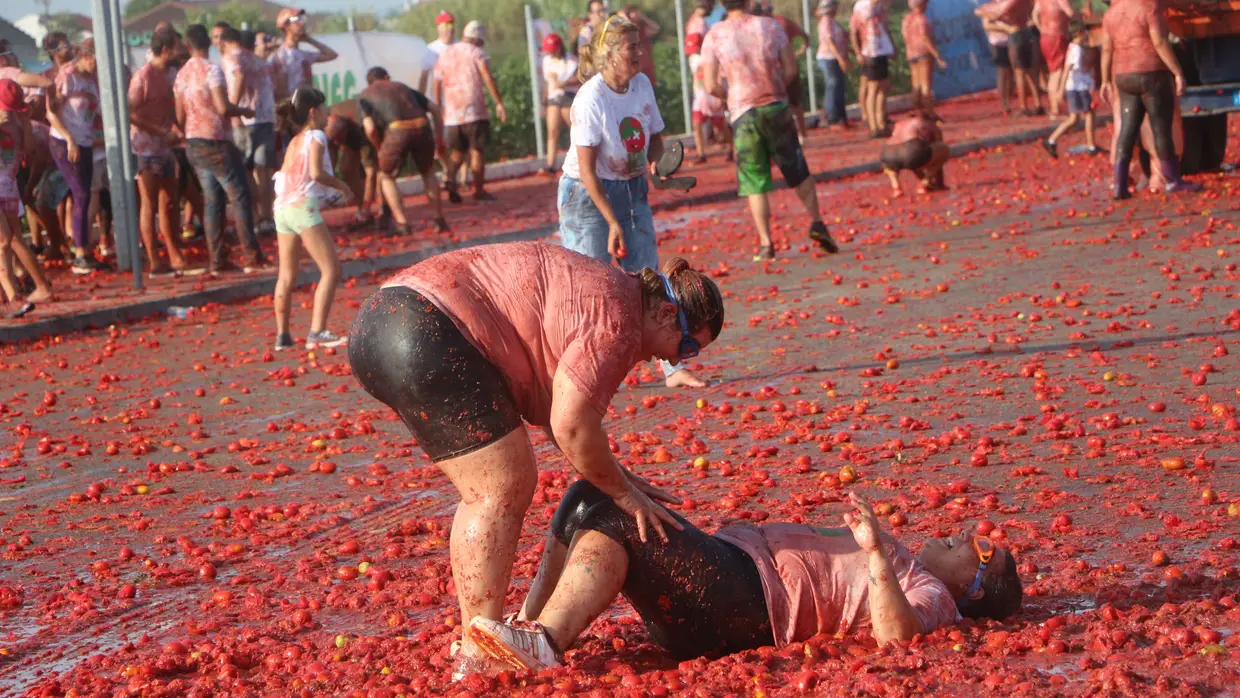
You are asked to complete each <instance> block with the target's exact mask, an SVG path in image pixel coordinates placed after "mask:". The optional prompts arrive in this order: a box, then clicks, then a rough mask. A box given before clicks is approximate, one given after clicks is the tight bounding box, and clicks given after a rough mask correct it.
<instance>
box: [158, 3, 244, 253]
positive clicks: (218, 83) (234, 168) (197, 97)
mask: <svg viewBox="0 0 1240 698" xmlns="http://www.w3.org/2000/svg"><path fill="white" fill-rule="evenodd" d="M185 43H186V44H188V45H189V51H190V59H189V60H188V61H186V63H185V65H184V67H182V68H181V70H180V71H178V72H177V79H176V82H175V83H173V86H172V89H173V93H174V94H175V95H176V114H177V123H178V124H180V125H181V130H182V132H183V133H184V134H185V153H186V156H187V157H188V158H189V162H190V164H191V165H192V166H193V168H194V171H195V172H196V173H197V174H198V181H199V183H200V184H201V185H202V193H203V199H204V206H205V212H204V213H205V215H204V218H205V220H204V221H203V223H204V227H205V228H206V231H207V258H208V260H209V261H208V265H207V269H208V271H209V272H210V273H212V274H222V273H225V272H232V271H237V270H238V267H237V266H236V265H234V264H233V263H232V262H231V261H230V260H229V258H228V251H229V245H228V242H227V241H225V239H224V213H225V207H226V205H227V204H228V203H231V204H232V206H233V215H234V216H235V218H236V221H237V228H238V233H239V236H240V237H241V240H242V243H243V244H244V245H245V247H246V250H247V252H246V258H245V266H244V267H242V268H241V270H242V271H245V272H247V273H249V272H252V271H256V270H259V269H262V268H263V267H265V266H266V265H267V261H266V259H265V258H264V257H263V252H262V248H261V247H260V246H259V244H258V238H257V237H256V236H255V235H254V208H253V201H252V199H251V198H250V186H249V183H248V182H247V180H246V174H245V163H243V162H242V161H241V151H239V150H237V146H236V145H234V144H233V142H232V134H231V133H230V132H229V127H228V119H229V118H231V117H234V116H249V117H253V116H254V112H253V111H251V110H250V109H247V108H245V107H239V106H237V105H235V104H232V103H230V102H229V101H228V94H227V93H226V92H225V81H224V71H222V70H220V67H219V66H217V65H212V64H211V63H210V62H208V61H207V54H208V52H209V51H210V50H211V37H210V36H208V34H207V28H206V27H204V26H203V25H201V24H191V25H190V26H189V28H187V29H186V30H185Z"/></svg>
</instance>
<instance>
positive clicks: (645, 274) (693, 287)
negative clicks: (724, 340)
mask: <svg viewBox="0 0 1240 698" xmlns="http://www.w3.org/2000/svg"><path fill="white" fill-rule="evenodd" d="M663 275H664V276H666V277H667V280H668V282H669V283H671V285H672V291H673V292H674V293H675V294H676V298H675V302H676V304H677V305H679V306H680V309H681V310H683V311H684V312H685V320H686V321H687V322H688V323H689V331H690V332H693V333H696V332H697V331H698V330H701V329H702V328H703V327H709V328H710V338H711V340H712V341H714V340H715V339H716V338H717V337H718V336H719V333H720V332H722V331H723V294H721V293H720V292H719V287H718V286H716V285H715V282H714V280H713V279H711V278H710V277H709V276H707V275H705V274H703V273H702V272H700V271H694V270H693V268H692V267H690V266H689V263H688V262H687V261H685V260H684V259H682V258H680V257H673V258H671V259H669V260H667V262H666V263H665V264H664V265H663ZM636 276H637V278H638V279H639V280H640V281H641V284H642V305H643V307H645V308H646V309H647V310H649V309H650V308H653V307H655V304H656V303H661V302H667V301H672V300H673V299H671V298H668V297H667V289H666V288H664V287H663V280H662V279H660V278H659V273H658V272H657V271H655V270H654V269H651V268H650V267H646V268H645V269H642V270H641V272H640V273H638V274H636Z"/></svg>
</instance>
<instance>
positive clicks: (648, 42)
mask: <svg viewBox="0 0 1240 698" xmlns="http://www.w3.org/2000/svg"><path fill="white" fill-rule="evenodd" d="M620 15H622V16H623V17H624V18H625V19H627V20H629V21H630V22H632V23H633V24H635V25H637V36H638V39H637V45H638V46H639V47H640V48H641V58H640V59H639V60H640V61H641V65H642V74H643V75H645V76H646V77H647V78H650V86H651V87H654V86H655V85H657V84H658V81H657V80H656V79H655V76H654V38H655V37H656V36H658V35H659V32H661V31H663V27H660V26H659V24H658V22H655V21H654V20H653V19H650V17H649V16H647V15H646V13H644V12H642V11H641V8H640V7H638V6H637V5H625V6H624V9H623V10H621V11H620Z"/></svg>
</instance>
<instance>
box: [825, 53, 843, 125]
mask: <svg viewBox="0 0 1240 698" xmlns="http://www.w3.org/2000/svg"><path fill="white" fill-rule="evenodd" d="M818 67H819V68H820V69H821V70H822V75H823V94H822V108H823V110H824V111H826V113H827V123H828V124H842V123H844V122H845V121H847V120H848V115H847V112H845V107H846V106H847V105H845V104H844V100H845V99H847V96H848V76H846V75H844V71H843V70H842V69H840V63H839V61H836V60H832V59H830V58H819V59H818Z"/></svg>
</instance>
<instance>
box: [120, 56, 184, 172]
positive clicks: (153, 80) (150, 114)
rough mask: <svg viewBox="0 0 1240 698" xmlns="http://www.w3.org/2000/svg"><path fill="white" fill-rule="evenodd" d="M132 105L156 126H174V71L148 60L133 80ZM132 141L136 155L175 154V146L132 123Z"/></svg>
mask: <svg viewBox="0 0 1240 698" xmlns="http://www.w3.org/2000/svg"><path fill="white" fill-rule="evenodd" d="M129 106H130V109H131V113H132V115H133V116H137V117H139V118H140V119H141V120H142V121H144V122H146V123H148V124H151V125H153V126H162V127H163V128H165V129H170V128H172V124H173V123H174V122H175V121H176V97H175V95H173V93H172V72H171V71H169V70H168V69H167V68H156V67H155V64H154V63H147V64H145V65H143V66H142V67H141V68H139V69H138V72H136V73H134V76H133V79H132V80H130V81H129ZM129 144H130V146H131V147H132V148H133V152H134V154H136V155H144V156H147V157H152V156H160V155H171V154H172V149H171V147H169V145H168V143H167V141H165V140H164V139H162V138H160V137H158V136H156V135H154V134H152V133H149V132H147V131H144V130H142V129H140V128H138V127H137V126H134V125H132V124H131V125H130V126H129Z"/></svg>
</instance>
